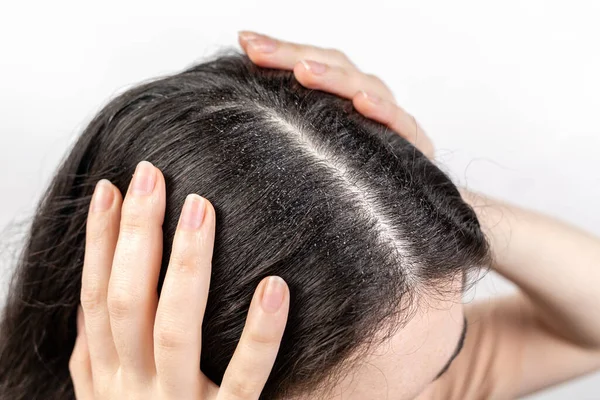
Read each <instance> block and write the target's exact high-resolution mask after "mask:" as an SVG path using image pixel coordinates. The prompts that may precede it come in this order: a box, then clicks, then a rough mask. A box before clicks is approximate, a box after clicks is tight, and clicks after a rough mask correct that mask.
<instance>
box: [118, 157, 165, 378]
mask: <svg viewBox="0 0 600 400" xmlns="http://www.w3.org/2000/svg"><path fill="white" fill-rule="evenodd" d="M121 214H122V215H121V226H120V231H119V239H118V242H117V248H116V250H115V259H114V262H113V270H112V274H111V276H110V282H109V287H108V310H109V313H110V323H111V328H112V332H113V338H114V341H115V347H116V349H117V353H118V355H119V361H120V364H121V369H122V371H123V374H124V376H125V377H126V378H128V379H130V380H131V381H132V382H136V383H145V382H146V380H147V379H149V378H150V377H151V376H154V373H155V366H154V351H153V338H152V331H153V326H154V317H155V315H156V306H157V303H158V296H157V293H156V288H157V285H158V274H159V271H160V265H161V257H162V243H163V234H162V223H163V219H164V214H165V181H164V177H163V175H162V173H161V172H160V171H159V170H158V169H157V168H155V167H154V166H153V165H152V164H150V163H149V162H147V161H142V162H140V163H139V164H138V166H137V168H136V170H135V174H134V176H133V179H132V181H131V184H130V185H129V189H128V191H127V195H126V196H125V200H124V202H123V208H122V211H121Z"/></svg>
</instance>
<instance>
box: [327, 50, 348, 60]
mask: <svg viewBox="0 0 600 400" xmlns="http://www.w3.org/2000/svg"><path fill="white" fill-rule="evenodd" d="M329 51H330V52H331V54H332V55H333V56H334V57H336V58H338V59H340V60H342V61H350V59H349V58H348V56H347V55H346V53H344V52H343V51H341V50H338V49H329Z"/></svg>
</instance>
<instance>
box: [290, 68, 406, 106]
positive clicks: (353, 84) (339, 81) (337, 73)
mask: <svg viewBox="0 0 600 400" xmlns="http://www.w3.org/2000/svg"><path fill="white" fill-rule="evenodd" d="M294 75H295V76H296V79H298V82H300V84H302V86H304V87H307V88H309V89H318V90H322V91H324V92H328V93H331V94H335V95H337V96H340V97H344V98H346V99H352V98H353V97H354V96H355V95H356V94H357V93H358V92H359V91H361V90H364V91H367V92H370V93H377V94H378V95H379V97H382V98H385V99H386V100H388V101H390V102H395V100H394V96H393V94H392V92H390V90H389V89H388V88H387V86H385V84H383V82H381V81H380V80H379V79H377V78H375V77H373V76H371V75H367V74H364V73H362V72H360V71H358V70H357V69H354V68H350V69H347V68H344V67H339V66H336V65H327V64H324V63H320V62H317V61H314V60H300V61H299V62H298V63H297V64H296V65H295V66H294Z"/></svg>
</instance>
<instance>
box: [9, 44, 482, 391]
mask: <svg viewBox="0 0 600 400" xmlns="http://www.w3.org/2000/svg"><path fill="white" fill-rule="evenodd" d="M141 160H148V161H150V162H152V163H153V164H154V165H155V166H156V167H158V168H159V169H161V170H162V172H163V173H164V176H165V179H166V185H167V210H166V217H165V222H164V249H165V252H164V253H165V254H164V257H163V263H162V269H161V276H160V283H159V287H158V288H157V290H158V291H159V292H160V287H161V285H162V281H163V278H164V273H165V270H166V267H167V261H168V259H169V249H170V247H171V242H172V237H173V234H174V231H175V227H176V223H177V217H178V215H179V211H180V208H181V205H182V204H183V201H184V198H185V196H186V195H187V194H188V193H198V194H201V195H202V196H204V197H206V198H207V199H209V200H210V201H211V202H212V203H213V204H214V206H215V209H216V212H217V235H216V244H215V253H214V258H213V272H212V278H211V290H210V294H209V300H208V306H207V309H206V316H205V320H204V321H205V322H204V325H203V345H202V361H201V365H200V367H201V369H202V371H203V372H204V373H205V374H206V375H207V376H208V377H209V378H211V379H212V380H213V381H214V382H215V383H217V384H218V383H220V382H221V379H222V377H223V373H224V371H225V368H226V367H227V364H228V362H229V360H230V358H231V356H232V354H233V351H234V349H235V346H236V344H237V341H238V340H239V337H240V334H241V331H242V327H243V324H244V321H245V316H246V313H247V310H248V306H249V303H250V299H251V297H252V293H253V291H254V289H255V288H256V286H257V284H258V283H259V281H260V280H261V279H262V278H264V277H266V276H268V275H279V276H281V277H283V278H284V279H285V280H286V281H287V283H288V284H289V287H290V291H291V309H290V315H289V320H288V324H287V328H286V331H285V334H284V339H283V342H282V345H281V349H280V351H279V355H278V357H277V361H276V363H275V366H274V368H273V371H272V373H271V376H270V378H269V381H268V383H267V385H266V387H265V389H264V392H263V395H262V397H261V398H268V399H279V398H282V397H284V396H291V395H295V394H299V393H310V392H311V391H312V390H314V389H315V388H323V387H327V385H329V384H331V383H332V382H333V380H334V377H338V378H339V377H341V376H342V375H341V371H342V366H344V367H347V366H348V365H350V364H351V361H352V360H354V361H360V356H361V355H364V354H365V351H367V349H368V348H369V346H370V345H372V344H373V342H374V338H375V337H378V338H379V339H383V338H385V337H389V334H392V333H393V332H394V331H396V330H397V329H398V328H399V327H400V326H401V325H402V323H403V322H404V321H406V320H407V319H408V318H409V316H410V312H409V310H408V309H407V307H400V304H414V302H411V301H407V300H411V299H413V298H414V296H416V295H419V294H422V293H424V292H425V291H427V290H432V293H438V294H439V293H445V292H444V291H443V287H444V286H443V283H444V282H447V280H448V279H451V278H454V277H456V276H458V275H462V274H463V273H464V272H465V271H468V270H470V269H472V268H477V267H479V266H482V265H486V264H487V263H488V246H487V242H486V240H485V237H484V235H483V234H482V232H481V230H480V226H479V224H478V221H477V219H476V216H475V214H474V212H473V210H472V209H471V208H470V207H469V206H468V205H467V204H466V203H464V202H463V200H462V199H461V196H460V194H459V192H458V190H457V188H456V187H455V185H454V184H453V183H452V182H451V180H450V179H449V178H448V177H447V176H446V175H445V174H444V173H443V172H442V171H441V170H440V169H438V168H437V167H436V166H435V165H434V164H433V163H432V162H431V161H430V160H428V159H427V158H426V157H425V156H424V155H423V154H421V153H420V152H419V151H418V150H416V149H415V148H414V147H413V146H412V145H411V144H409V143H408V142H407V141H406V140H404V139H403V138H401V137H400V136H398V135H396V134H395V133H393V132H390V131H389V130H388V129H386V128H385V127H384V126H382V125H380V124H377V123H375V122H373V121H370V120H368V119H366V118H364V117H362V116H361V115H359V114H358V113H357V112H356V111H355V110H354V109H353V107H352V104H351V102H350V101H348V100H344V99H340V98H338V97H336V96H333V95H330V94H326V93H323V92H320V91H315V90H309V89H306V88H304V87H302V86H301V85H300V84H299V83H298V82H297V81H296V80H295V78H294V76H293V73H292V72H289V71H280V70H270V69H263V68H259V67H257V66H255V65H254V64H253V63H252V62H250V60H249V59H248V58H247V57H245V56H242V55H240V54H221V55H220V56H219V57H217V58H215V59H213V60H212V61H209V62H205V63H202V64H199V65H196V66H194V67H192V68H189V69H188V70H186V71H184V72H182V73H179V74H175V75H173V76H168V77H165V78H161V79H158V80H154V81H151V82H148V83H145V84H142V85H140V86H137V87H135V88H133V89H130V90H128V91H127V92H125V93H124V94H122V95H120V96H118V97H117V98H115V99H114V100H112V101H111V102H110V103H109V104H108V105H106V106H105V107H104V108H103V109H102V111H100V113H99V114H98V115H97V116H96V117H95V118H94V119H93V120H92V122H91V123H90V124H89V126H87V128H86V129H85V130H84V132H83V134H82V135H81V137H80V138H79V139H78V141H77V142H76V143H75V145H74V147H73V148H72V149H71V151H70V153H69V154H68V156H67V157H66V159H65V160H64V161H63V163H62V165H61V167H60V168H59V170H58V172H57V173H56V175H55V177H54V179H53V181H52V183H51V184H50V187H49V189H48V191H47V192H46V194H45V195H44V197H43V199H42V201H41V203H40V205H39V207H38V209H37V211H36V214H35V217H34V219H33V223H32V226H31V229H30V233H29V236H28V238H27V241H26V244H25V247H24V250H23V252H22V254H21V258H20V259H19V262H18V265H17V269H16V271H15V275H14V277H13V280H12V282H11V287H10V292H9V297H8V299H7V304H6V307H5V309H4V314H3V317H2V321H1V327H0V328H1V332H0V333H1V336H0V337H1V338H2V339H1V343H0V397H1V398H2V399H12V400H20V399H27V400H31V399H44V400H48V399H56V400H58V399H61V400H64V399H68V398H74V395H73V388H72V383H71V379H70V375H69V371H68V361H69V357H70V355H71V351H72V349H73V344H74V341H75V337H76V324H75V316H76V309H77V305H78V303H79V293H80V279H81V270H82V262H83V255H84V243H85V224H86V216H87V208H88V204H89V201H90V198H91V194H92V192H93V188H94V185H95V184H96V182H97V181H98V180H99V179H101V178H107V179H109V180H111V181H112V182H113V183H114V184H115V185H116V186H117V187H118V188H119V189H120V190H121V192H122V193H125V191H126V188H127V186H128V183H129V180H130V178H131V176H132V173H133V171H134V168H135V166H136V164H137V162H139V161H141ZM401 300H402V302H401ZM381 332H385V334H383V335H382V334H381ZM344 370H346V369H345V368H344Z"/></svg>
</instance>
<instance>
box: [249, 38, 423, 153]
mask: <svg viewBox="0 0 600 400" xmlns="http://www.w3.org/2000/svg"><path fill="white" fill-rule="evenodd" d="M239 42H240V45H241V46H242V48H243V49H244V51H245V52H246V53H247V54H248V57H250V59H251V60H252V62H254V63H255V64H257V65H259V66H262V67H267V68H278V69H284V70H290V71H294V75H295V77H296V79H297V80H298V82H300V84H301V85H303V86H305V87H307V88H310V89H318V90H322V91H324V92H329V93H332V94H335V95H337V96H340V97H343V98H346V99H351V100H352V103H353V104H354V108H356V110H357V111H358V112H359V113H361V114H362V115H364V116H365V117H367V118H371V119H373V120H375V121H377V122H380V123H382V124H384V125H387V127H388V128H390V129H391V130H393V131H395V132H397V133H398V134H400V135H401V136H402V137H404V138H405V139H407V140H408V141H409V142H411V143H412V144H413V145H414V146H415V147H416V148H418V149H419V150H420V151H421V152H422V153H423V154H425V155H426V156H427V157H429V158H430V159H431V158H433V156H434V147H433V143H432V142H431V140H430V139H429V137H428V136H427V135H426V133H425V131H424V130H423V128H422V127H421V126H420V125H419V124H418V123H417V121H416V119H415V118H414V117H413V116H412V115H411V114H409V113H407V112H406V111H404V110H403V109H402V108H401V107H400V106H398V105H397V104H396V100H395V99H394V96H393V94H392V92H391V91H390V89H389V88H388V87H387V86H386V85H385V83H383V81H382V80H381V79H379V78H378V77H376V76H374V75H370V74H365V73H363V72H361V71H360V70H359V69H358V68H357V67H356V66H355V65H354V64H353V63H352V62H351V61H350V60H349V59H348V57H346V55H345V54H344V53H342V52H340V51H339V50H334V49H322V48H319V47H314V46H308V45H302V44H296V43H289V42H283V41H280V40H276V39H273V38H270V37H267V36H264V35H261V34H258V33H254V32H248V31H242V32H240V33H239Z"/></svg>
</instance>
